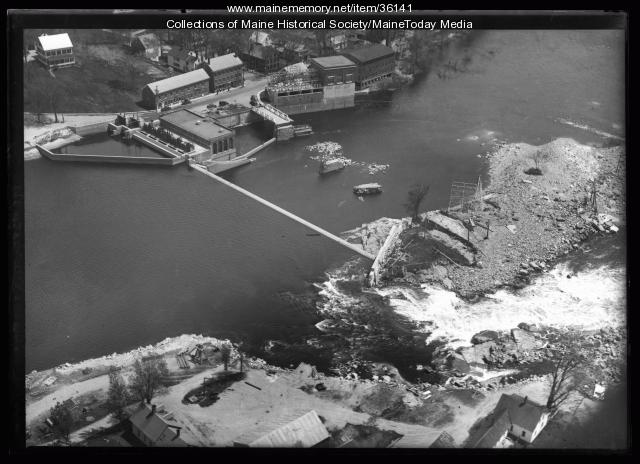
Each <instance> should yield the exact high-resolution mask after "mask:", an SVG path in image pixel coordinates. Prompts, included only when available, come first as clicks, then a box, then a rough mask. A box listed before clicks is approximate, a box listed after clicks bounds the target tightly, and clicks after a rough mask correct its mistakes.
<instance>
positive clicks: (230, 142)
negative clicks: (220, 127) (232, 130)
mask: <svg viewBox="0 0 640 464" xmlns="http://www.w3.org/2000/svg"><path fill="white" fill-rule="evenodd" d="M229 148H233V139H229Z"/></svg>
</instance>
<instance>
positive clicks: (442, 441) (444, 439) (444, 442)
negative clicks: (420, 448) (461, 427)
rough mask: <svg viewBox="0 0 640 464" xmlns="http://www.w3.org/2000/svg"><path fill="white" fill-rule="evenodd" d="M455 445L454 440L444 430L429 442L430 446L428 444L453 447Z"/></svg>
mask: <svg viewBox="0 0 640 464" xmlns="http://www.w3.org/2000/svg"><path fill="white" fill-rule="evenodd" d="M455 447H456V441H455V440H454V439H453V437H452V436H451V435H449V434H448V433H447V432H446V431H444V432H442V433H441V434H440V435H438V438H436V439H435V441H434V442H433V443H431V446H429V448H455Z"/></svg>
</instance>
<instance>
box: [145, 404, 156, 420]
mask: <svg viewBox="0 0 640 464" xmlns="http://www.w3.org/2000/svg"><path fill="white" fill-rule="evenodd" d="M155 413H156V405H155V404H152V405H151V412H150V413H149V414H147V418H149V417H151V416H153V415H154V414H155Z"/></svg>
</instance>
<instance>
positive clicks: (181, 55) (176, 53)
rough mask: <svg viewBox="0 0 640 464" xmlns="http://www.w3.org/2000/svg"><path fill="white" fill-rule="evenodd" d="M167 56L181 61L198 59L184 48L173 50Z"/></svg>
mask: <svg viewBox="0 0 640 464" xmlns="http://www.w3.org/2000/svg"><path fill="white" fill-rule="evenodd" d="M167 55H170V56H173V57H174V58H177V59H179V60H190V61H195V60H196V59H197V58H196V57H195V56H193V55H191V54H190V53H189V52H188V51H187V50H185V49H183V48H172V49H171V50H170V51H169V53H167Z"/></svg>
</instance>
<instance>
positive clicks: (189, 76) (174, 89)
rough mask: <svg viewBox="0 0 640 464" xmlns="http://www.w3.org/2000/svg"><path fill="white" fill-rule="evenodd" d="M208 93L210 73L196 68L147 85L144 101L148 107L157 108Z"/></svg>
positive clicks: (143, 92) (144, 90)
mask: <svg viewBox="0 0 640 464" xmlns="http://www.w3.org/2000/svg"><path fill="white" fill-rule="evenodd" d="M208 93H209V75H208V74H207V72H206V71H205V70H204V69H196V70H195V71H191V72H188V73H184V74H179V75H177V76H173V77H168V78H166V79H162V80H160V81H156V82H151V83H150V84H147V85H145V86H144V88H143V89H142V101H143V103H144V105H145V106H146V107H147V108H149V109H157V108H162V107H164V106H165V105H172V104H174V103H180V102H182V101H183V100H185V99H192V98H197V97H202V96H204V95H207V94H208Z"/></svg>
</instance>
